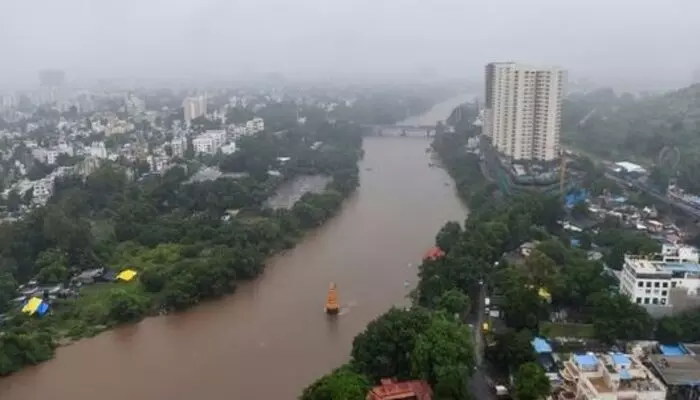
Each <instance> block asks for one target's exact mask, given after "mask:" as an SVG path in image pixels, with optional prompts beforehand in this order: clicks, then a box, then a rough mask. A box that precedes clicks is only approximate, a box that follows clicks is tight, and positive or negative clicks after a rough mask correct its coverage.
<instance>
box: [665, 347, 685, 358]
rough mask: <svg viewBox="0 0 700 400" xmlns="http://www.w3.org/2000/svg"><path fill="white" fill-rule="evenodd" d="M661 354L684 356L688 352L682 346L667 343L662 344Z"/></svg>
mask: <svg viewBox="0 0 700 400" xmlns="http://www.w3.org/2000/svg"><path fill="white" fill-rule="evenodd" d="M661 354H663V355H665V356H684V355H686V352H685V351H683V349H682V348H681V346H670V345H667V344H662V345H661Z"/></svg>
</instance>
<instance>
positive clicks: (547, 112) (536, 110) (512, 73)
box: [483, 62, 566, 162]
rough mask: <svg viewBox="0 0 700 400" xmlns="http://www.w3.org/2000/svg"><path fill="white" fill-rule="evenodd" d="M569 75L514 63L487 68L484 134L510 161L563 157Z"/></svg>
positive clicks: (560, 71)
mask: <svg viewBox="0 0 700 400" xmlns="http://www.w3.org/2000/svg"><path fill="white" fill-rule="evenodd" d="M565 80H566V73H565V71H564V70H562V69H560V68H540V67H532V66H528V65H524V64H518V63H514V62H498V63H490V64H488V65H487V66H486V93H485V94H486V97H485V98H486V104H485V109H484V120H483V132H484V135H486V136H488V137H490V138H491V141H492V144H493V146H494V147H495V148H496V150H498V152H499V153H501V155H503V156H505V157H506V158H508V159H509V160H511V161H514V162H517V161H536V162H537V161H539V162H549V161H553V160H556V159H558V158H559V151H560V150H559V136H560V132H561V104H562V99H563V96H564V82H565Z"/></svg>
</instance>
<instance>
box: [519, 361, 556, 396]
mask: <svg viewBox="0 0 700 400" xmlns="http://www.w3.org/2000/svg"><path fill="white" fill-rule="evenodd" d="M513 388H514V390H513V392H514V394H515V398H516V399H518V400H540V399H544V398H545V397H546V396H548V395H549V393H550V390H551V387H550V383H549V378H548V377H547V375H546V374H545V371H544V369H542V367H540V366H539V364H537V363H534V362H528V363H525V364H522V365H521V366H520V368H518V372H516V374H515V379H514V383H513Z"/></svg>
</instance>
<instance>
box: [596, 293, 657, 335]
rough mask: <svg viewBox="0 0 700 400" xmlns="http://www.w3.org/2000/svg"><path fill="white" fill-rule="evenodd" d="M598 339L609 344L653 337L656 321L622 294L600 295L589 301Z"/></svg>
mask: <svg viewBox="0 0 700 400" xmlns="http://www.w3.org/2000/svg"><path fill="white" fill-rule="evenodd" d="M588 304H589V307H591V308H592V314H593V317H592V322H593V327H594V330H595V334H596V337H598V338H599V339H600V340H602V341H604V342H607V343H614V341H616V340H640V339H649V338H651V337H652V332H653V330H654V320H653V319H652V317H651V316H650V315H649V314H648V313H647V312H646V310H645V309H644V308H642V307H641V306H639V305H637V304H634V303H632V302H630V300H629V299H628V298H627V297H625V296H622V295H620V294H617V293H615V294H609V293H598V294H595V295H592V296H591V297H590V298H589V300H588Z"/></svg>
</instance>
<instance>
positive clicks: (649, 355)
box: [532, 337, 700, 400]
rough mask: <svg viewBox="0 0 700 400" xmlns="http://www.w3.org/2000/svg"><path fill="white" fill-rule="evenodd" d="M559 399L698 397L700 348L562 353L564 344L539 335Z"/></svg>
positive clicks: (536, 345)
mask: <svg viewBox="0 0 700 400" xmlns="http://www.w3.org/2000/svg"><path fill="white" fill-rule="evenodd" d="M532 347H533V349H534V351H535V353H536V354H537V360H538V363H539V364H540V365H541V366H542V368H543V369H544V370H545V371H546V375H547V377H548V378H549V381H550V384H551V388H552V396H551V397H552V398H556V399H557V400H601V399H602V400H620V399H630V400H633V399H635V400H665V399H667V398H668V397H669V395H671V394H674V395H677V394H681V393H682V394H684V395H685V396H687V397H685V396H684V397H681V398H694V397H697V393H694V392H695V389H694V388H695V386H697V385H698V384H700V356H699V355H697V353H696V352H697V351H698V350H700V345H695V344H687V343H686V344H677V345H662V344H660V343H658V342H633V343H630V344H629V345H628V346H627V350H628V352H622V351H621V350H620V349H619V348H611V349H610V350H609V351H600V350H601V349H598V350H597V351H580V352H574V353H568V352H565V351H558V350H560V349H557V347H563V344H562V343H559V342H556V341H554V342H550V341H548V340H546V339H544V338H541V337H537V338H535V339H533V341H532Z"/></svg>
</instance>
